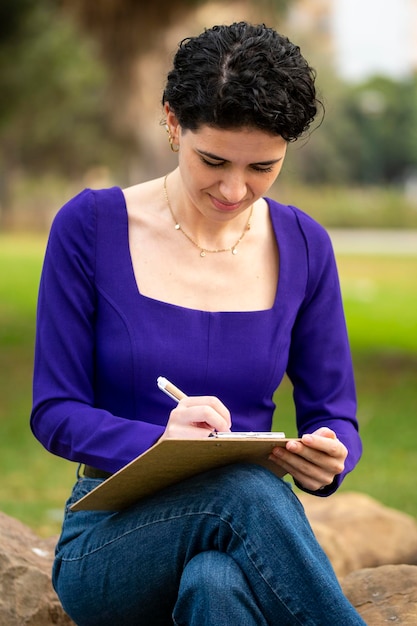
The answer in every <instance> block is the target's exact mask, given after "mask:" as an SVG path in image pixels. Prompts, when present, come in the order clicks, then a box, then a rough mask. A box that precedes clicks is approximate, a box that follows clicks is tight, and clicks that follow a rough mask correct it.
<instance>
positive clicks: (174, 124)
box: [164, 102, 180, 145]
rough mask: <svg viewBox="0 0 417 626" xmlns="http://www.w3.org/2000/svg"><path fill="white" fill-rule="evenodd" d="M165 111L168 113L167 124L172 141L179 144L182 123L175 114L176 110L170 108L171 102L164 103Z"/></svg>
mask: <svg viewBox="0 0 417 626" xmlns="http://www.w3.org/2000/svg"><path fill="white" fill-rule="evenodd" d="M164 112H165V115H166V125H167V127H168V133H169V136H170V137H171V139H172V141H173V142H174V143H175V144H176V145H178V144H179V136H180V123H179V121H178V119H177V116H176V115H175V113H174V111H172V109H170V107H169V102H165V104H164Z"/></svg>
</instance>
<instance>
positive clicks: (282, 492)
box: [214, 463, 300, 506]
mask: <svg viewBox="0 0 417 626" xmlns="http://www.w3.org/2000/svg"><path fill="white" fill-rule="evenodd" d="M215 472H217V475H215V476H214V480H215V483H216V487H217V492H218V494H219V495H220V494H221V495H222V496H223V498H224V499H225V501H228V502H230V503H232V502H236V501H237V502H239V504H240V505H242V504H244V503H246V504H247V505H248V506H249V505H253V503H254V502H257V504H258V506H262V502H264V503H265V506H268V503H270V502H274V506H276V505H279V503H281V504H282V505H286V504H287V503H288V501H291V503H292V504H295V503H296V504H297V505H300V503H299V502H298V498H297V497H296V496H295V494H294V492H293V490H292V488H291V485H290V484H289V483H287V482H285V481H283V480H282V479H281V478H278V477H277V476H275V474H273V473H272V472H271V471H269V470H268V469H266V468H264V467H262V466H260V465H255V464H249V463H239V464H235V465H230V466H227V467H224V468H221V469H219V470H215Z"/></svg>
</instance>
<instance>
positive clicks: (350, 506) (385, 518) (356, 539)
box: [300, 493, 417, 623]
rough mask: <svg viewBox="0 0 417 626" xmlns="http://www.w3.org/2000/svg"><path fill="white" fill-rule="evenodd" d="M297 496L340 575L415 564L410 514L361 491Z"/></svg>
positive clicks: (415, 528) (416, 525) (416, 535)
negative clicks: (370, 568)
mask: <svg viewBox="0 0 417 626" xmlns="http://www.w3.org/2000/svg"><path fill="white" fill-rule="evenodd" d="M300 500H301V501H302V503H303V505H304V508H305V511H306V514H307V517H308V518H309V521H310V523H311V526H312V528H313V530H314V533H315V535H316V537H317V539H318V541H319V543H320V545H321V546H322V548H323V549H324V551H325V552H326V554H327V555H328V557H329V559H330V561H331V562H332V565H333V568H334V570H335V572H336V574H337V576H338V577H339V578H341V577H343V576H346V575H347V574H349V573H350V572H353V571H355V570H359V569H363V568H367V567H378V566H380V565H393V564H399V563H404V564H409V565H416V564H417V522H416V520H415V519H414V518H412V517H411V516H409V515H407V514H405V513H402V512H400V511H396V510H394V509H390V508H388V507H386V506H384V505H382V504H380V503H379V502H377V501H376V500H373V499H372V498H370V497H369V496H367V495H364V494H360V493H336V494H334V495H332V496H331V497H330V498H317V497H316V496H310V495H308V494H302V495H301V496H300ZM416 623H417V622H416Z"/></svg>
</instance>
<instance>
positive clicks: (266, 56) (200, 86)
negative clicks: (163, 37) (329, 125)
mask: <svg viewBox="0 0 417 626" xmlns="http://www.w3.org/2000/svg"><path fill="white" fill-rule="evenodd" d="M315 77H316V73H315V70H314V69H313V68H311V67H310V66H309V64H308V63H307V61H306V60H305V59H304V57H303V56H302V55H301V52H300V48H299V47H298V46H296V45H294V44H293V43H291V42H290V41H289V39H288V38H287V37H284V36H282V35H280V34H278V33H277V32H276V31H275V30H274V29H273V28H268V27H266V26H265V25H264V24H260V25H252V24H248V23H247V22H239V23H234V24H231V25H230V26H213V27H212V28H210V29H206V30H205V31H204V32H203V33H201V35H199V36H197V37H189V38H187V39H184V40H183V41H182V42H181V43H180V44H179V48H178V50H177V52H176V55H175V57H174V63H173V68H172V70H171V71H170V72H169V74H168V77H167V82H166V86H165V90H164V94H163V98H162V103H163V104H164V103H165V102H168V103H169V106H170V109H171V110H172V111H173V112H174V113H175V115H176V116H177V118H178V121H179V123H180V125H181V126H182V127H183V128H184V129H189V130H197V129H198V128H199V127H200V126H202V125H205V124H207V125H210V126H215V127H217V128H224V129H232V128H241V127H249V128H257V129H260V130H263V131H266V132H268V133H271V134H275V135H280V136H281V137H283V138H284V139H285V140H286V141H295V140H296V139H297V138H298V137H299V136H300V135H302V133H303V132H304V131H306V130H307V129H308V127H309V126H310V124H311V122H312V121H313V119H314V117H315V116H316V113H317V108H318V100H317V98H316V89H315V85H314V82H315Z"/></svg>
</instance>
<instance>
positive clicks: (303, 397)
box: [287, 214, 362, 495]
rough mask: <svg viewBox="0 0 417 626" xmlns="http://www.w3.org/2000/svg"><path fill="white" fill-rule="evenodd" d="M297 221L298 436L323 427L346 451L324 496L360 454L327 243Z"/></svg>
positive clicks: (294, 374) (294, 344)
mask: <svg viewBox="0 0 417 626" xmlns="http://www.w3.org/2000/svg"><path fill="white" fill-rule="evenodd" d="M298 219H299V223H300V228H301V230H302V232H303V234H304V238H305V243H306V254H307V267H308V278H307V289H306V293H305V298H304V302H303V304H302V306H301V307H300V310H299V312H298V315H297V318H296V320H295V323H294V326H293V330H292V337H291V346H290V352H289V362H288V369H287V373H288V376H289V378H290V380H291V381H292V383H293V386H294V401H295V407H296V415H297V426H298V431H299V433H300V435H302V434H305V433H311V432H313V431H315V430H316V429H317V428H319V427H321V426H327V427H329V428H331V429H332V430H334V431H335V432H336V434H337V436H338V438H339V439H340V440H341V441H342V442H343V443H344V444H345V446H346V447H347V449H348V457H347V459H346V464H345V470H344V472H343V473H342V474H340V475H339V476H337V477H336V479H335V481H334V483H333V484H332V485H331V486H329V487H328V488H325V489H324V490H323V491H322V492H320V494H319V495H329V494H330V493H332V492H333V491H335V490H336V489H337V488H338V486H339V485H340V483H341V482H342V480H343V478H344V477H345V475H346V474H347V473H348V472H350V471H351V470H352V469H353V468H354V467H355V465H356V463H357V462H358V460H359V458H360V456H361V451H362V447H361V441H360V438H359V435H358V423H357V419H356V408H357V407H356V392H355V383H354V376H353V368H352V360H351V353H350V348H349V342H348V336H347V330H346V323H345V317H344V312H343V306H342V299H341V293H340V286H339V279H338V273H337V268H336V262H335V259H334V254H333V250H332V246H331V243H330V239H329V237H328V235H327V233H326V232H325V231H324V230H323V229H320V228H317V225H316V224H315V223H314V222H312V220H310V219H309V218H308V217H307V216H304V215H303V214H299V215H298ZM313 225H314V226H313ZM312 228H314V236H311V232H310V231H311V229H312Z"/></svg>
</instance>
